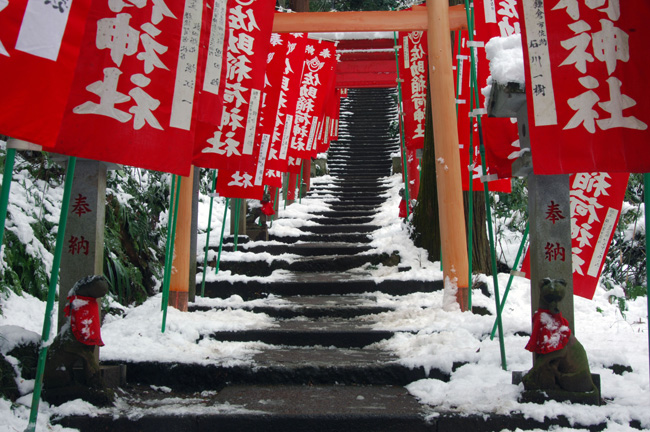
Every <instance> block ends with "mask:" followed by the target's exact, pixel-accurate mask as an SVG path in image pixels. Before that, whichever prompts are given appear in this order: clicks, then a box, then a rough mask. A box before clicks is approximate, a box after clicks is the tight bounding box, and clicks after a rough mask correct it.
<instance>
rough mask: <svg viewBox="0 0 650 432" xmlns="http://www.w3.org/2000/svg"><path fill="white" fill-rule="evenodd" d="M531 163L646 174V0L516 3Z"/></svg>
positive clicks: (649, 109) (649, 6)
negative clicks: (521, 28) (522, 56)
mask: <svg viewBox="0 0 650 432" xmlns="http://www.w3.org/2000/svg"><path fill="white" fill-rule="evenodd" d="M517 10H518V12H519V14H520V15H522V14H523V17H524V19H523V20H522V26H523V27H524V29H525V32H524V35H523V38H522V42H523V44H522V45H523V48H524V65H525V69H526V100H527V103H528V118H529V132H530V141H531V151H532V157H533V169H534V171H535V173H537V174H561V173H576V172H593V171H605V172H649V171H650V152H649V151H648V145H647V143H648V141H649V140H650V133H649V132H648V124H650V98H648V94H650V82H649V81H648V79H647V77H646V75H645V74H646V70H647V68H648V64H649V62H650V60H649V57H648V55H647V53H648V47H647V41H648V40H649V39H650V26H648V20H649V19H650V3H648V2H647V1H644V0H626V1H625V2H622V1H621V2H619V1H613V0H609V1H604V0H601V1H585V2H577V1H566V0H564V1H560V2H557V1H548V0H544V1H542V0H536V1H534V2H532V1H531V2H522V4H520V5H518V9H517Z"/></svg>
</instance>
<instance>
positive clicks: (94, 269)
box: [58, 159, 107, 330]
mask: <svg viewBox="0 0 650 432" xmlns="http://www.w3.org/2000/svg"><path fill="white" fill-rule="evenodd" d="M106 172H107V165H106V164H105V163H104V162H98V161H93V160H88V159H77V163H76V167H75V172H74V180H73V183H72V191H71V194H70V206H69V209H68V222H67V225H66V229H65V244H64V246H63V253H62V255H61V270H60V279H59V315H58V328H59V330H60V329H61V326H63V324H64V323H65V319H66V318H65V314H64V309H65V305H66V298H67V293H68V291H69V290H70V289H71V288H72V287H73V286H74V285H75V284H76V283H77V282H78V281H79V280H81V279H83V278H85V277H87V276H91V275H102V274H103V273H104V270H103V259H104V216H105V208H106Z"/></svg>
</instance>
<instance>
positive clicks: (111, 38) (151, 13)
mask: <svg viewBox="0 0 650 432" xmlns="http://www.w3.org/2000/svg"><path fill="white" fill-rule="evenodd" d="M169 3H170V5H171V6H170V7H166V6H165V4H164V3H162V2H157V3H152V4H147V3H144V2H143V3H139V2H138V3H137V5H130V4H126V3H122V2H108V3H106V2H93V5H92V8H91V10H90V13H89V15H88V21H87V24H86V33H85V36H84V40H83V43H82V47H81V58H83V59H84V61H82V62H79V63H78V65H77V69H76V72H75V78H74V83H73V85H72V90H71V93H70V98H69V101H68V105H67V108H66V112H65V117H64V119H63V123H62V125H61V132H60V134H59V138H58V141H57V144H56V150H57V152H60V153H64V154H69V155H74V156H80V157H84V158H88V159H96V160H102V161H108V162H115V163H121V164H126V165H133V166H138V167H141V168H146V169H152V170H158V171H167V172H171V173H175V174H181V175H188V174H189V170H190V163H191V158H192V149H191V146H190V145H182V144H180V143H188V142H192V141H193V137H194V128H193V124H192V117H193V111H194V109H193V105H194V104H193V100H194V95H195V85H194V83H195V80H196V72H197V58H198V49H199V37H200V29H201V16H202V13H203V11H202V9H201V6H200V3H197V2H196V1H194V0H187V1H186V2H169ZM131 6H136V7H131Z"/></svg>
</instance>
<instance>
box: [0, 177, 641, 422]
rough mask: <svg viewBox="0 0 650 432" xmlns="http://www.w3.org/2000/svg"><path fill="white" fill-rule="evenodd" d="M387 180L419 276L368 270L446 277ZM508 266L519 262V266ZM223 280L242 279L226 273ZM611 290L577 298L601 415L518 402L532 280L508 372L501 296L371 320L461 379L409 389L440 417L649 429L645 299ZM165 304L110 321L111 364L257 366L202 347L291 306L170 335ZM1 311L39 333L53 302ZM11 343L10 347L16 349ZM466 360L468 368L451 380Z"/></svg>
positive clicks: (518, 292)
mask: <svg viewBox="0 0 650 432" xmlns="http://www.w3.org/2000/svg"><path fill="white" fill-rule="evenodd" d="M314 181H315V182H328V181H331V179H330V178H328V177H319V178H317V179H314ZM386 182H387V183H388V184H390V186H391V191H390V193H389V199H388V200H387V202H386V204H385V205H384V206H383V208H382V209H381V211H380V212H379V213H378V215H377V216H376V221H375V222H376V223H378V224H381V225H382V226H383V228H382V229H381V230H379V231H377V232H376V233H375V234H374V239H373V245H374V246H376V247H378V248H379V249H381V250H383V251H386V252H388V253H390V252H392V251H394V250H397V251H399V253H400V256H401V258H402V263H403V264H405V265H408V266H411V270H409V271H407V272H403V273H397V272H396V269H391V268H389V267H385V268H384V267H381V266H380V267H378V268H372V269H368V271H369V272H371V273H372V275H373V277H375V278H376V280H381V279H384V278H398V277H399V278H410V279H422V280H433V279H440V278H441V276H442V273H441V271H440V264H439V263H437V262H436V263H431V262H429V261H428V260H427V259H426V257H427V255H426V251H424V250H421V249H418V248H416V247H415V246H414V245H413V244H412V242H411V240H410V239H409V238H408V233H407V229H406V226H405V224H404V223H403V222H402V221H401V220H400V219H399V218H398V216H397V213H398V199H399V198H398V189H399V187H400V184H399V176H393V177H390V178H388V179H387V180H386ZM200 201H201V204H200V206H201V208H200V215H202V216H203V215H204V216H203V217H204V219H202V222H201V223H200V227H202V229H203V230H205V229H206V227H207V220H206V219H207V214H208V209H207V205H208V202H209V199H206V198H205V197H202V199H201V200H200ZM217 202H218V200H217ZM325 205H326V204H325V203H324V202H323V201H321V200H319V199H315V198H303V200H302V203H295V204H293V205H291V206H288V207H287V208H286V210H284V209H283V210H281V211H280V218H279V219H276V220H275V221H274V223H273V228H272V229H273V230H277V232H280V231H282V232H287V231H291V230H295V229H296V227H297V226H299V225H300V224H301V223H302V224H310V223H313V222H314V221H310V220H309V218H311V217H312V215H310V214H309V212H310V211H312V209H316V208H322V207H324V206H325ZM212 214H213V220H212V223H211V227H212V230H213V231H212V234H211V239H210V243H211V244H216V243H218V234H219V232H220V229H221V218H222V217H223V205H222V204H220V203H219V202H218V204H217V207H216V208H215V210H214V211H213V213H212ZM294 218H298V219H299V221H296V220H295V219H294ZM201 236H202V237H201V239H199V248H200V247H201V245H202V244H205V234H202V235H201ZM519 238H520V234H516V233H510V234H509V235H508V237H507V238H505V239H503V241H502V243H503V244H511V245H513V244H517V241H518V239H519ZM506 249H507V250H506V251H504V252H505V253H507V254H510V255H511V254H512V253H513V251H516V247H509V248H506ZM240 253H241V252H240ZM242 256H243V254H242ZM508 258H509V261H512V257H508ZM199 277H200V276H199ZM209 277H210V278H212V277H215V276H213V275H210V276H209ZM219 277H220V278H226V279H227V278H229V277H233V278H234V276H230V275H228V274H225V275H224V274H221V273H220V275H219ZM478 277H479V278H480V279H482V280H483V281H484V282H485V283H486V284H487V285H488V287H489V289H490V292H493V286H492V278H488V277H485V276H478ZM278 278H279V276H278ZM508 278H509V275H507V274H500V275H499V287H500V290H501V294H502V295H503V290H504V289H505V286H506V284H507V281H508ZM612 293H613V292H612V291H605V290H604V288H602V287H599V288H598V290H597V292H596V296H595V298H594V299H593V300H586V299H583V298H579V297H576V299H575V322H576V335H577V337H578V338H579V340H580V341H581V342H582V344H583V345H584V346H585V348H586V350H587V353H588V355H589V360H590V365H591V370H592V372H593V373H597V374H600V377H601V381H602V396H603V398H605V400H606V401H607V404H606V405H604V406H601V407H590V406H580V405H571V404H567V403H557V402H548V403H546V404H544V405H534V404H522V403H519V402H518V401H517V398H518V396H519V394H520V393H521V391H522V386H515V385H512V384H511V376H512V371H525V370H527V369H529V368H530V367H531V354H530V353H529V352H528V351H526V350H525V349H524V346H525V345H526V342H527V337H525V336H521V335H520V334H521V332H524V333H527V332H530V295H529V283H528V281H527V280H525V279H521V278H518V277H515V278H514V281H513V283H512V288H511V291H510V292H509V295H508V303H507V306H506V308H505V311H504V314H503V327H504V333H505V351H506V358H507V367H508V370H507V371H504V370H502V368H501V360H500V350H499V343H498V341H497V339H496V338H495V339H494V340H491V339H490V336H489V335H490V332H491V329H492V326H493V323H494V312H495V305H494V297H493V296H490V297H487V296H485V295H483V294H482V293H481V291H480V290H474V291H473V304H474V305H475V306H482V307H485V308H487V309H488V310H489V311H490V312H491V313H492V314H493V315H490V316H481V315H474V314H471V313H468V312H465V313H461V312H460V311H459V310H458V309H454V308H452V309H451V310H449V308H443V307H442V306H443V301H444V293H443V292H434V293H418V294H411V295H406V296H402V297H396V296H390V295H387V294H383V293H380V292H377V293H368V294H367V296H368V299H369V301H371V299H374V298H376V299H377V301H378V302H379V303H380V304H384V305H390V306H392V307H394V308H395V310H394V311H392V312H386V313H383V314H380V315H377V316H374V317H371V318H372V319H373V320H376V321H377V324H376V327H377V328H381V329H390V330H397V331H400V333H398V334H397V335H396V336H395V337H393V338H392V339H390V340H387V341H384V342H381V343H379V345H380V346H381V347H383V348H385V349H387V350H390V351H393V352H395V353H396V354H397V355H398V356H399V358H400V362H402V363H403V364H405V365H407V366H411V367H419V366H424V367H425V368H437V369H441V370H445V371H447V372H451V380H450V381H449V382H447V383H445V382H441V381H437V380H433V379H425V380H421V381H417V382H414V383H412V384H410V385H409V386H408V387H407V388H408V390H409V391H410V392H411V393H412V394H413V395H415V396H416V397H417V398H419V399H420V400H421V402H422V403H426V404H430V405H432V406H434V407H436V410H438V411H453V412H460V413H465V414H471V413H479V414H480V413H498V414H510V413H521V414H523V415H525V416H527V417H532V418H535V419H538V420H541V419H543V418H544V417H557V416H566V417H567V418H568V419H569V420H570V421H572V422H576V424H581V425H591V424H598V423H602V422H606V423H607V425H608V427H607V430H608V431H623V430H629V426H628V424H629V422H630V420H638V421H639V422H640V423H641V424H642V426H643V427H645V428H648V429H649V430H650V410H649V409H648V408H650V391H649V362H648V334H647V332H648V328H647V304H646V299H645V298H639V299H637V300H634V301H628V302H627V307H628V310H627V311H626V312H625V315H624V316H623V315H622V314H621V312H620V310H619V308H618V306H617V304H616V302H614V303H612V302H610V297H609V296H610V295H611V294H612ZM160 302H161V298H160V295H158V296H154V297H152V298H150V299H149V300H148V301H146V302H145V303H144V304H142V305H140V306H138V307H129V308H126V310H125V314H124V316H123V317H117V316H109V317H107V318H106V321H105V324H104V326H103V328H102V337H103V339H104V342H105V343H106V346H105V347H104V348H103V349H102V350H101V358H102V359H104V360H116V359H119V360H133V361H137V360H141V359H150V360H158V361H170V362H193V363H199V364H205V363H213V364H214V363H219V364H226V365H234V364H242V363H251V362H252V360H251V359H252V356H253V355H254V353H255V352H257V351H258V350H260V349H262V348H263V344H259V343H245V342H218V341H211V340H209V339H208V338H206V339H202V338H201V337H200V336H201V335H203V334H207V333H211V332H214V331H218V330H237V329H245V328H263V327H268V326H272V325H274V324H273V321H272V319H271V318H270V317H268V316H266V315H264V314H253V313H251V312H250V311H248V310H247V309H249V308H250V307H252V306H253V305H255V304H259V303H265V304H279V303H282V302H283V300H282V299H279V298H276V297H271V298H268V299H263V300H254V301H250V302H245V301H243V300H242V299H241V298H240V297H238V296H233V297H231V298H229V299H200V298H199V299H198V300H197V303H199V304H204V305H220V306H225V307H228V308H227V309H224V310H220V311H210V312H194V313H181V312H178V311H176V310H174V309H170V310H169V313H168V317H167V327H166V331H165V333H162V332H161V322H162V313H161V312H160ZM0 307H1V308H2V315H1V316H0V326H7V325H13V326H19V327H21V328H24V329H26V330H29V331H32V332H35V333H37V334H40V332H41V329H42V320H43V313H44V310H45V305H44V303H43V302H40V301H38V300H36V299H35V298H33V297H30V296H18V295H15V294H9V295H6V296H4V297H3V298H2V299H1V300H0ZM17 334H19V332H17ZM199 340H200V341H199ZM197 341H199V342H197ZM5 342H6V343H5V345H6V344H11V342H12V341H5ZM2 347H3V345H0V349H3V348H2ZM455 362H467V364H466V365H465V366H462V367H460V368H458V369H456V370H455V371H452V365H453V364H454V363H455ZM616 364H618V365H622V366H629V367H631V368H632V372H626V373H623V374H622V375H617V374H615V373H614V372H613V371H612V370H611V369H610V367H612V366H613V365H616ZM32 387H33V383H30V382H22V383H21V389H22V390H23V391H24V392H26V394H25V395H24V396H23V397H22V398H20V399H19V400H18V402H17V403H15V404H13V405H12V404H11V403H10V402H8V401H6V400H0V430H8V431H12V430H23V429H24V427H25V426H26V424H27V417H28V415H29V408H28V407H29V405H30V404H31V393H30V392H31V388H32ZM118 403H119V402H118ZM89 410H90V411H89ZM93 410H96V411H95V412H100V411H99V410H98V409H95V408H93V407H89V406H88V404H86V403H84V402H81V401H78V402H73V403H69V404H66V405H64V406H62V407H52V406H49V405H48V404H47V403H42V404H41V411H40V414H39V429H40V430H57V431H62V430H65V429H63V428H61V427H59V426H51V425H50V424H49V422H50V419H52V418H53V417H55V416H57V415H62V414H65V413H70V412H93ZM48 428H49V429H48ZM556 430H561V429H556Z"/></svg>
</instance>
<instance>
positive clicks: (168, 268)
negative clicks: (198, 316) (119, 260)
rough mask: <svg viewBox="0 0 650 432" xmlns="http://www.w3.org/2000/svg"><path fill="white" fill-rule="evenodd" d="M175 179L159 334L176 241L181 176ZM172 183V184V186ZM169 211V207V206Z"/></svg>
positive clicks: (163, 326) (163, 323) (167, 296)
mask: <svg viewBox="0 0 650 432" xmlns="http://www.w3.org/2000/svg"><path fill="white" fill-rule="evenodd" d="M175 177H176V181H175V182H176V192H175V193H174V194H173V196H172V198H173V200H172V201H173V203H174V211H173V213H172V215H173V217H172V219H173V221H172V230H171V234H170V236H169V238H168V242H169V249H168V251H167V259H166V261H165V278H164V280H165V282H164V285H163V302H162V308H163V319H162V328H161V332H162V333H165V327H166V326H167V308H168V306H169V305H168V303H169V284H170V281H171V275H172V269H173V267H174V244H175V241H174V240H175V239H176V221H177V218H178V202H179V201H180V199H179V197H180V195H181V176H175ZM173 184H174V182H172V185H173ZM170 209H171V206H170Z"/></svg>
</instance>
